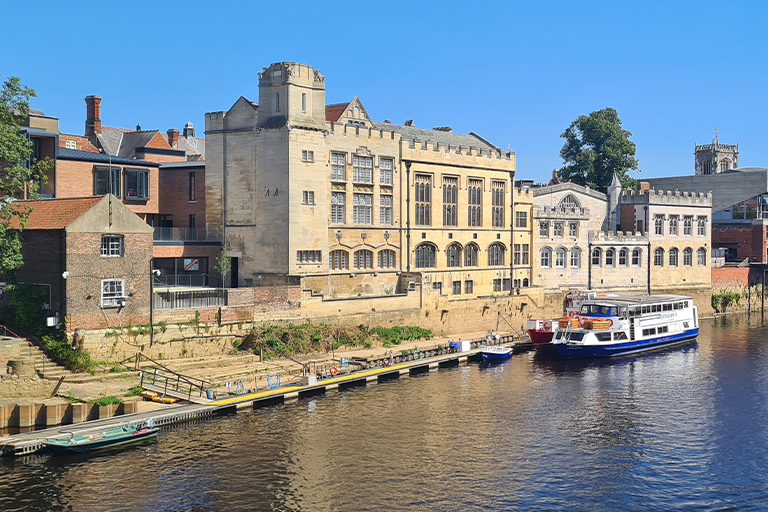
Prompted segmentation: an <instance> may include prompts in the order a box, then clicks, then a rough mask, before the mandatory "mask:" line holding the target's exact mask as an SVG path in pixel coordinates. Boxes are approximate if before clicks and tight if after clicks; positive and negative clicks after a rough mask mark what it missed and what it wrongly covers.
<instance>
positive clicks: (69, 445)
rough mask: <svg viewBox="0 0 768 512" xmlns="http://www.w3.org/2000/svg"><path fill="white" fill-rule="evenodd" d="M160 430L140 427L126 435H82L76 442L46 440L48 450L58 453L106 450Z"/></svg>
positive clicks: (143, 438)
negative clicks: (95, 436) (92, 437)
mask: <svg viewBox="0 0 768 512" xmlns="http://www.w3.org/2000/svg"><path fill="white" fill-rule="evenodd" d="M159 431H160V429H159V428H157V427H154V428H145V429H140V430H137V431H135V432H125V435H119V434H114V435H110V434H107V435H105V436H104V437H101V438H94V439H88V438H87V437H86V436H80V437H78V438H75V442H70V441H69V439H64V440H58V439H52V440H48V441H46V442H45V448H46V450H47V451H48V452H50V453H57V454H65V453H82V452H90V451H93V450H104V449H107V448H114V447H118V446H123V445H126V444H130V443H136V442H139V441H143V440H146V439H152V438H154V437H157V433H158V432H159Z"/></svg>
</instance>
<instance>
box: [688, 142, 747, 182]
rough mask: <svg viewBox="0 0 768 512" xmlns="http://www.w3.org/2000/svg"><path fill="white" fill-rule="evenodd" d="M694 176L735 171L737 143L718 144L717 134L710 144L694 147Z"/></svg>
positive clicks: (737, 160) (737, 158) (737, 163)
mask: <svg viewBox="0 0 768 512" xmlns="http://www.w3.org/2000/svg"><path fill="white" fill-rule="evenodd" d="M693 154H694V156H695V159H696V172H695V174H696V176H700V175H702V174H719V173H721V172H725V171H730V170H732V169H736V168H737V167H738V166H739V143H738V142H737V143H736V145H733V144H720V142H719V141H718V140H717V132H715V138H714V139H713V140H712V144H704V145H701V146H699V145H698V144H697V145H696V151H694V153H693Z"/></svg>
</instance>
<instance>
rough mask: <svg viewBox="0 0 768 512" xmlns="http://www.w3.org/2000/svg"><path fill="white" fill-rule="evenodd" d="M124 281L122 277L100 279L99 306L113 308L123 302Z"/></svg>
mask: <svg viewBox="0 0 768 512" xmlns="http://www.w3.org/2000/svg"><path fill="white" fill-rule="evenodd" d="M124 292H125V281H124V280H123V279H102V280H101V307H102V308H114V307H119V306H121V305H122V304H123V298H124V297H125V293H124Z"/></svg>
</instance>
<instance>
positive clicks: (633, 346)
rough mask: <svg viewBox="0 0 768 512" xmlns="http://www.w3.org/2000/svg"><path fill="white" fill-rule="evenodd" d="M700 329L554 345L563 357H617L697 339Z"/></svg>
mask: <svg viewBox="0 0 768 512" xmlns="http://www.w3.org/2000/svg"><path fill="white" fill-rule="evenodd" d="M698 335H699V329H698V328H696V329H688V330H686V331H684V332H682V333H680V334H675V335H671V336H660V337H656V338H649V339H645V340H637V341H630V342H625V343H612V344H600V345H598V344H589V345H581V344H577V343H554V344H553V346H554V347H555V349H556V350H557V352H558V354H560V357H561V358H563V359H592V358H602V357H617V356H624V355H629V354H637V353H640V352H646V351H651V350H661V349H665V348H669V347H673V346H675V345H682V344H684V343H691V342H693V341H696V338H697V337H698Z"/></svg>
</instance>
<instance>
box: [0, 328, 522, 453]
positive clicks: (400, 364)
mask: <svg viewBox="0 0 768 512" xmlns="http://www.w3.org/2000/svg"><path fill="white" fill-rule="evenodd" d="M495 341H496V340H495ZM498 342H499V343H498V344H500V345H504V346H511V347H513V352H514V353H519V352H523V351H526V350H530V348H531V347H532V345H531V344H530V343H529V342H524V341H520V340H518V341H512V337H511V336H510V337H504V338H502V339H501V340H498ZM470 343H471V347H472V348H471V349H470V350H468V351H466V352H457V351H452V349H448V348H447V347H445V348H440V349H438V348H435V349H425V350H422V351H421V353H416V354H413V353H412V354H398V355H394V354H392V355H391V356H387V357H381V358H373V359H370V360H366V361H358V363H357V364H358V365H359V366H360V367H362V368H363V369H360V370H356V371H350V372H349V373H342V374H339V375H336V376H333V377H330V378H322V379H317V380H316V381H315V380H314V379H308V380H309V382H306V383H303V384H293V385H286V386H280V387H277V388H275V389H268V390H265V391H260V392H255V393H244V394H241V395H231V396H226V397H222V398H218V399H213V400H209V399H198V401H199V402H200V403H191V404H188V405H173V406H168V407H167V408H166V409H162V410H156V411H147V412H141V413H134V414H127V415H123V416H116V417H112V418H105V419H103V420H95V421H87V422H84V423H77V424H72V425H62V426H59V427H52V428H47V429H43V430H36V431H32V432H26V433H21V434H15V435H12V436H9V437H5V438H0V455H28V454H32V453H35V452H36V451H38V450H39V449H41V448H42V447H43V442H44V440H45V439H56V438H66V437H69V436H70V435H71V434H73V435H83V434H89V433H94V432H99V431H102V430H105V429H110V428H115V427H119V426H120V425H122V424H125V423H128V422H130V423H136V422H140V421H145V420H147V419H149V418H152V419H153V420H154V422H155V425H156V426H163V425H169V424H172V423H180V422H186V421H192V420H195V419H201V418H205V417H210V416H215V415H224V414H230V413H233V412H236V411H237V410H243V409H257V408H261V407H266V406H269V405H275V404H278V403H284V402H289V401H291V400H295V399H298V398H303V397H307V396H314V395H320V394H323V393H325V392H327V391H331V390H343V389H347V388H351V387H355V386H365V385H366V384H368V383H374V382H382V381H386V380H391V379H398V378H400V377H405V376H408V375H416V374H419V373H425V372H429V371H430V370H437V369H439V368H444V367H449V366H458V365H460V364H466V363H467V362H468V361H477V360H480V359H481V357H482V356H481V354H480V348H479V347H480V346H481V345H483V344H485V343H486V340H485V339H483V340H472V341H471V342H470ZM494 344H497V343H494ZM391 363H393V364H391ZM193 399H194V397H193Z"/></svg>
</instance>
